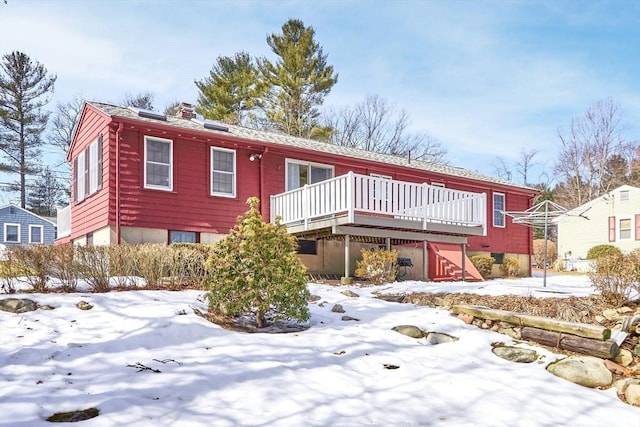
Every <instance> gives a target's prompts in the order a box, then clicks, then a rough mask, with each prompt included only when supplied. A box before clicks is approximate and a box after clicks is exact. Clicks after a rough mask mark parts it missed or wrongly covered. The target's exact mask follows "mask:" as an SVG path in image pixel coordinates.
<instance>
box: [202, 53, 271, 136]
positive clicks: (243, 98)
mask: <svg viewBox="0 0 640 427" xmlns="http://www.w3.org/2000/svg"><path fill="white" fill-rule="evenodd" d="M195 84H196V86H197V87H198V90H200V94H199V95H198V103H197V105H196V112H198V113H200V114H202V116H203V117H205V118H207V119H212V120H220V121H223V122H226V123H231V124H236V125H247V124H248V123H247V122H248V119H249V118H250V117H249V113H250V112H251V111H252V110H253V109H254V108H255V107H256V106H257V105H258V103H259V101H260V98H261V97H262V96H263V95H264V91H265V90H264V89H265V85H264V84H263V83H262V82H261V81H260V78H259V76H258V69H257V67H256V63H255V61H254V59H253V58H252V57H251V55H249V54H248V53H247V52H238V53H236V54H235V55H233V56H219V57H218V59H216V63H215V64H214V65H213V67H212V68H211V71H209V77H205V78H204V79H202V80H200V81H198V80H196V81H195Z"/></svg>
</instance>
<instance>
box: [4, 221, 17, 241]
mask: <svg viewBox="0 0 640 427" xmlns="http://www.w3.org/2000/svg"><path fill="white" fill-rule="evenodd" d="M4 241H5V242H8V243H20V224H9V223H6V224H5V225H4Z"/></svg>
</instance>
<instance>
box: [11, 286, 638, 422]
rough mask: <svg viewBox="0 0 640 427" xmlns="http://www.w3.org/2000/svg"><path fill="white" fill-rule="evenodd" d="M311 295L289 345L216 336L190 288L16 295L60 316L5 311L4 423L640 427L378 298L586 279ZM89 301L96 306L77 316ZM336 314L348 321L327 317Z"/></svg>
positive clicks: (610, 402)
mask: <svg viewBox="0 0 640 427" xmlns="http://www.w3.org/2000/svg"><path fill="white" fill-rule="evenodd" d="M19 289H23V288H21V287H19ZM81 289H84V291H86V287H85V286H84V285H81ZM309 290H310V292H311V294H313V295H316V296H318V297H319V300H318V301H316V302H315V303H311V304H309V309H310V313H311V318H310V320H309V323H308V326H309V328H308V329H306V330H304V331H301V332H295V333H284V334H283V333H281V334H264V333H253V334H248V333H240V332H233V331H227V330H225V329H222V328H221V327H219V326H218V325H215V324H213V323H210V322H208V321H207V320H205V319H203V318H202V317H200V316H197V315H196V314H195V313H194V308H196V309H198V310H200V311H204V310H206V306H205V305H204V304H203V303H202V302H201V298H200V296H201V294H202V292H200V291H196V290H190V291H181V292H169V291H147V290H138V291H124V292H116V291H113V292H108V293H102V294H92V293H86V292H84V291H83V292H78V293H70V294H63V293H55V292H54V293H48V294H33V293H30V294H21V293H17V294H14V295H11V296H12V297H27V298H31V299H34V300H36V301H37V302H38V303H39V304H41V305H51V306H52V307H54V309H53V310H44V309H38V310H36V311H32V312H27V313H22V314H12V313H7V312H3V311H0V324H1V325H2V328H0V414H2V416H1V417H0V427H39V426H47V425H51V424H50V423H48V422H47V421H45V420H46V418H47V417H48V416H50V415H52V414H53V413H56V412H66V411H74V410H80V409H87V408H90V407H94V408H97V409H98V410H99V411H100V414H99V415H98V416H97V417H96V418H93V419H90V420H87V421H83V422H82V423H81V425H82V426H83V427H102V426H109V427H110V426H114V425H123V426H137V427H146V426H149V427H159V426H180V427H191V426H194V427H195V426H215V427H226V426H229V427H237V426H243V427H246V426H256V427H258V426H260V427H266V426H277V427H289V426H291V427H294V426H295V427H297V426H310V427H311V426H323V427H324V426H335V427H347V426H348V427H359V426H394V427H395V426H398V427H399V426H405V427H409V426H434V427H445V426H446V427H569V426H581V427H601V426H605V425H615V426H619V427H639V426H640V408H638V407H634V406H631V405H628V404H626V403H624V402H622V401H621V400H620V399H619V398H618V397H617V396H616V389H615V387H610V388H607V389H603V390H599V389H591V388H587V387H583V386H580V385H577V384H574V383H571V382H569V381H566V380H564V379H561V378H559V377H556V376H554V375H552V374H550V373H549V372H547V371H546V369H545V368H546V366H547V365H548V364H549V363H552V362H554V361H556V360H558V359H559V358H562V357H564V356H563V355H560V354H556V353H553V352H551V351H549V350H545V349H543V348H541V347H538V346H531V345H528V344H526V343H516V342H514V341H513V340H512V339H511V338H509V337H508V336H506V335H503V334H499V333H497V332H491V331H489V330H483V329H480V328H478V327H476V326H472V325H467V324H465V323H464V322H463V321H462V320H460V319H458V318H456V317H454V316H451V315H450V314H449V312H448V311H446V310H442V309H434V308H428V307H420V306H414V305H412V304H399V303H393V302H386V301H383V300H380V299H377V298H375V297H374V292H376V291H377V292H382V293H397V292H405V291H407V292H408V291H424V292H441V291H445V292H446V291H448V292H460V291H464V292H477V293H482V294H489V295H498V294H506V293H510V294H516V295H521V296H528V297H531V296H563V295H564V296H568V295H586V294H590V293H591V292H592V288H591V286H590V282H589V279H588V278H587V277H586V276H580V277H577V276H553V277H551V278H550V280H549V283H548V286H547V288H545V289H543V288H542V279H540V278H537V279H536V278H522V279H516V280H513V279H512V280H503V279H497V280H491V281H488V282H482V283H465V284H462V283H460V282H449V283H445V282H440V283H429V282H400V283H395V284H393V285H389V284H385V285H382V286H375V287H359V286H334V285H321V284H314V283H311V284H309ZM345 290H351V291H352V292H355V293H356V294H357V295H359V296H358V297H348V296H345V295H344V294H343V293H342V292H343V291H345ZM543 290H544V292H539V291H543ZM553 292H558V293H553ZM79 301H85V302H87V303H89V304H91V305H92V306H93V308H91V309H90V310H86V311H82V310H79V309H78V308H76V304H77V303H78V302H79ZM335 304H340V305H341V306H342V307H343V309H344V311H345V313H337V312H333V311H332V308H333V307H334V305H335ZM342 316H350V317H352V318H356V319H358V320H347V321H345V320H342ZM399 325H413V326H416V327H418V328H420V329H421V330H422V331H427V332H439V333H445V334H448V335H451V336H453V337H455V338H458V340H457V341H454V342H448V343H440V344H432V343H431V342H430V341H428V340H427V338H420V339H415V338H410V337H408V336H405V335H402V334H400V333H397V332H395V331H393V330H392V328H393V327H395V326H399ZM498 342H502V343H504V344H505V345H509V346H512V345H515V346H517V347H524V348H528V349H533V350H535V351H536V352H537V354H538V359H537V360H536V361H535V362H533V363H529V364H527V363H515V362H509V361H507V360H503V359H501V358H499V357H497V356H496V355H494V354H493V353H492V344H493V343H498ZM385 366H386V367H397V368H396V369H387V368H385ZM145 368H147V369H145ZM151 369H153V370H157V371H159V372H152V371H151ZM612 423H613V424H612ZM79 425H80V424H79Z"/></svg>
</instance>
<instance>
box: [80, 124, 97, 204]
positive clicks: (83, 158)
mask: <svg viewBox="0 0 640 427" xmlns="http://www.w3.org/2000/svg"><path fill="white" fill-rule="evenodd" d="M73 188H74V195H73V199H74V201H76V202H81V201H82V200H84V199H85V198H86V197H88V196H90V195H91V194H93V193H95V192H97V191H98V190H100V189H101V188H102V135H99V136H98V138H97V139H96V140H95V141H94V142H93V143H91V144H90V145H89V146H88V147H87V148H85V149H84V150H83V151H82V152H81V153H80V154H78V156H77V157H76V158H75V159H74V160H73Z"/></svg>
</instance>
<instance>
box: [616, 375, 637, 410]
mask: <svg viewBox="0 0 640 427" xmlns="http://www.w3.org/2000/svg"><path fill="white" fill-rule="evenodd" d="M616 388H617V389H618V397H620V399H622V400H625V401H626V402H627V403H628V404H630V405H634V406H640V379H637V378H624V379H621V380H618V381H616Z"/></svg>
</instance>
